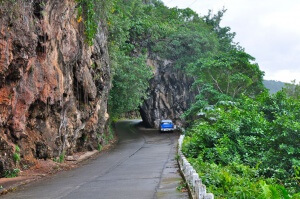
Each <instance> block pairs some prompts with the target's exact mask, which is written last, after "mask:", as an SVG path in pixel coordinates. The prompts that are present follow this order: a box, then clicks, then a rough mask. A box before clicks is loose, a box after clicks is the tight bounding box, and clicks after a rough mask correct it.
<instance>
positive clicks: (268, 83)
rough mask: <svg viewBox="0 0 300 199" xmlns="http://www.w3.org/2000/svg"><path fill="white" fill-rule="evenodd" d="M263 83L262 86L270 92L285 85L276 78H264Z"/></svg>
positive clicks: (276, 90)
mask: <svg viewBox="0 0 300 199" xmlns="http://www.w3.org/2000/svg"><path fill="white" fill-rule="evenodd" d="M263 83H264V86H265V87H266V88H267V89H268V90H269V91H270V93H271V94H274V93H277V92H278V91H280V90H281V89H282V88H283V87H284V85H285V83H284V82H281V81H276V80H264V81H263Z"/></svg>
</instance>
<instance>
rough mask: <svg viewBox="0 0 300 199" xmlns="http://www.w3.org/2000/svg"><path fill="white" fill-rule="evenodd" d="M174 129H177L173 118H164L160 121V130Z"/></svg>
mask: <svg viewBox="0 0 300 199" xmlns="http://www.w3.org/2000/svg"><path fill="white" fill-rule="evenodd" d="M174 130H175V125H174V123H173V122H172V120H162V121H161V122H160V132H164V131H174Z"/></svg>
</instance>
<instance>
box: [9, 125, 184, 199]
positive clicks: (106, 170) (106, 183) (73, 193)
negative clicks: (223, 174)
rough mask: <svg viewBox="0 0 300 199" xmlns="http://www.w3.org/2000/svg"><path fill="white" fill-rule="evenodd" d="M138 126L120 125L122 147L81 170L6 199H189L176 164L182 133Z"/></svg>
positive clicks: (60, 175)
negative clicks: (179, 137) (176, 154)
mask: <svg viewBox="0 0 300 199" xmlns="http://www.w3.org/2000/svg"><path fill="white" fill-rule="evenodd" d="M135 123H137V121H124V122H120V123H118V125H117V133H118V137H119V140H120V141H119V143H118V144H117V146H116V147H115V148H114V149H113V150H111V151H107V152H105V153H103V154H101V155H100V156H99V157H98V158H96V159H95V160H93V161H91V162H89V163H88V164H87V165H84V166H82V167H80V168H77V169H74V170H72V171H68V172H62V173H59V174H57V175H55V176H53V177H52V178H51V179H47V180H44V181H39V182H37V183H34V184H30V185H27V186H24V187H23V188H22V190H19V191H17V192H15V193H10V194H8V195H6V196H4V197H3V198H7V199H8V198H13V199H17V198H22V199H31V198H36V199H43V198H45V199H46V198H47V199H77V198H80V199H82V198H87V199H94V198H97V199H144V198H145V199H152V198H154V199H155V198H159V199H161V198H164V199H165V198H170V199H177V198H188V196H187V193H180V192H179V191H177V190H176V186H178V183H179V182H180V176H179V174H178V173H177V168H176V163H175V160H174V158H175V150H176V144H177V138H178V135H177V134H176V133H165V134H159V133H158V131H155V130H147V129H143V128H139V129H137V128H135V127H134V126H133V124H135Z"/></svg>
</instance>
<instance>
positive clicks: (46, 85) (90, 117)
mask: <svg viewBox="0 0 300 199" xmlns="http://www.w3.org/2000/svg"><path fill="white" fill-rule="evenodd" d="M0 14H1V18H0V174H3V172H4V171H5V170H10V169H12V168H16V167H22V165H26V167H27V166H30V165H33V164H34V161H35V159H37V158H44V159H46V158H53V157H58V156H59V155H61V154H66V155H72V153H74V152H76V151H82V150H87V149H95V148H97V145H98V144H101V135H102V134H103V133H104V132H105V130H106V127H107V120H108V114H107V99H108V92H109V89H110V86H111V85H110V84H111V83H110V82H111V81H110V68H109V56H108V50H107V30H106V28H105V26H104V24H99V31H98V34H97V35H96V38H95V41H94V45H93V46H88V45H87V44H86V43H85V42H84V40H85V38H84V34H83V31H84V28H83V23H82V22H78V21H77V20H76V16H77V10H76V3H75V1H74V0H51V1H50V0H33V1H21V0H17V1H16V3H12V2H11V1H3V2H2V5H1V6H0ZM17 148H20V152H19V153H20V156H21V160H20V162H18V161H17V162H16V161H14V158H13V155H14V153H18V150H16V149H17Z"/></svg>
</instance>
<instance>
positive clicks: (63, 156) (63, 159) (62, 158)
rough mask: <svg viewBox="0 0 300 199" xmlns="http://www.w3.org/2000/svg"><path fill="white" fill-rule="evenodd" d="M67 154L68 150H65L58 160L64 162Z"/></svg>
mask: <svg viewBox="0 0 300 199" xmlns="http://www.w3.org/2000/svg"><path fill="white" fill-rule="evenodd" d="M65 156H66V152H65V151H63V152H62V153H61V154H60V155H59V159H58V162H59V163H63V162H64V161H65Z"/></svg>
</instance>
